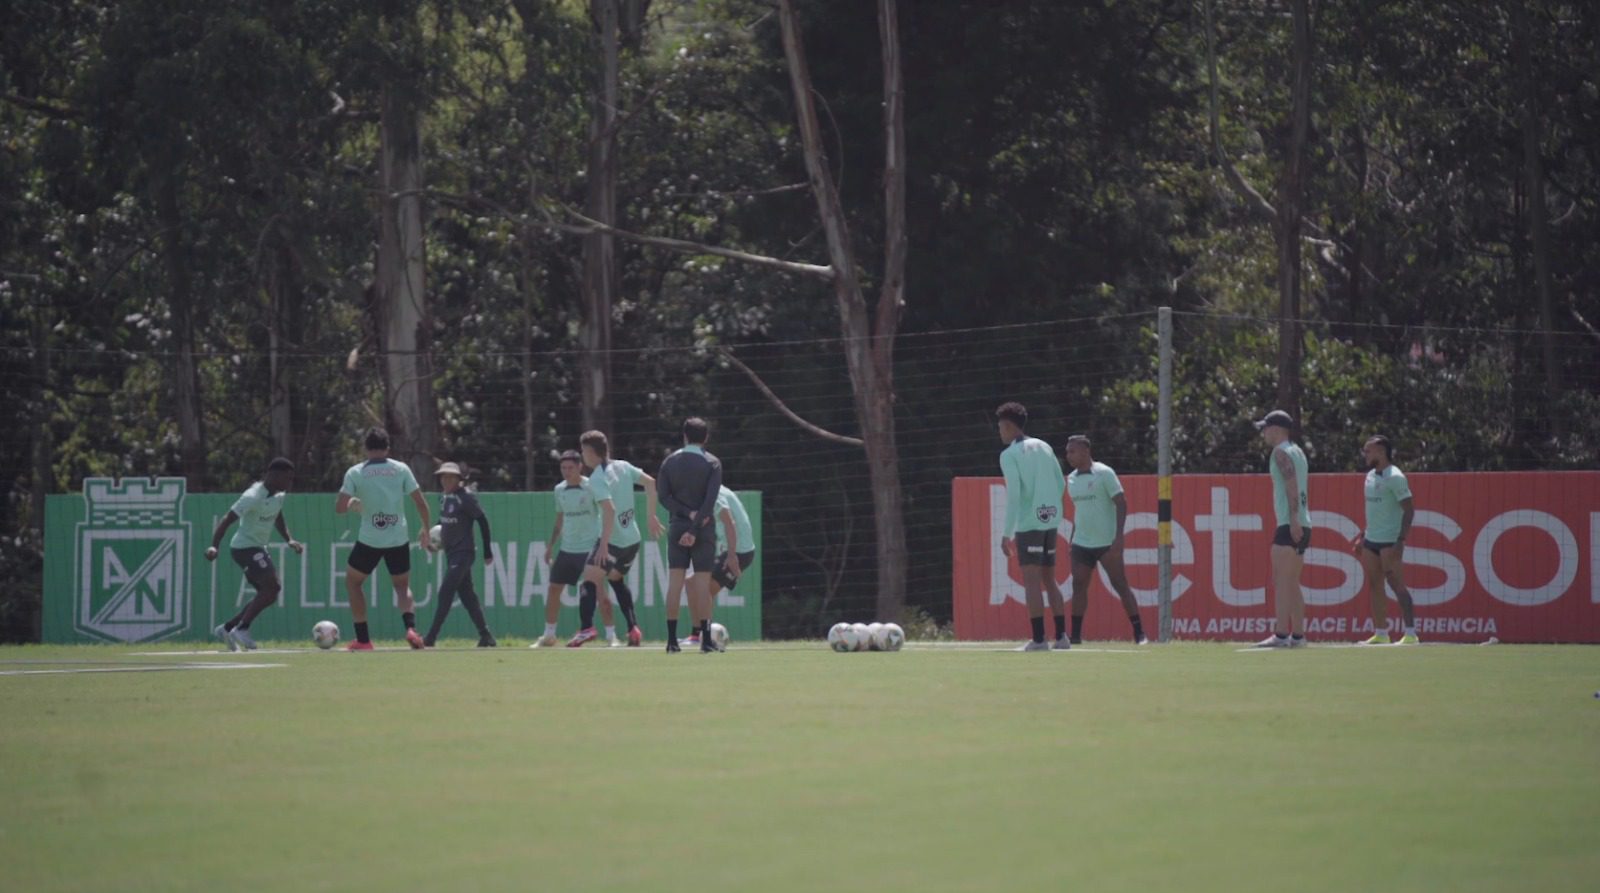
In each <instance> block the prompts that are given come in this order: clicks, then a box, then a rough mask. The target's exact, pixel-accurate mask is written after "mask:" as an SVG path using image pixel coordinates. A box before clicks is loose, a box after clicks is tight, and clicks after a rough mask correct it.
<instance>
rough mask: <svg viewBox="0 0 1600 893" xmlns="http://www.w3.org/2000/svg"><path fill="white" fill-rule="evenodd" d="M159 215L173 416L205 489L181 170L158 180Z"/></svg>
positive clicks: (193, 475)
mask: <svg viewBox="0 0 1600 893" xmlns="http://www.w3.org/2000/svg"><path fill="white" fill-rule="evenodd" d="M156 215H157V217H158V218H159V220H160V223H161V231H162V235H163V238H162V254H163V255H164V259H165V262H166V267H167V306H168V308H169V310H170V311H171V313H172V337H173V342H174V345H173V348H174V349H173V352H172V359H171V363H172V366H171V370H170V371H171V375H172V393H173V402H174V406H173V409H174V412H173V416H174V417H175V418H176V420H177V423H178V450H179V462H180V464H181V465H182V472H183V476H184V477H185V478H187V479H188V481H189V491H190V492H200V491H203V490H204V489H205V488H206V486H207V482H208V479H209V477H210V475H209V473H208V468H207V449H206V429H205V416H204V414H203V412H202V410H201V406H200V370H199V366H198V364H197V363H196V361H195V355H194V351H195V318H194V317H195V307H194V290H193V283H191V282H190V281H189V257H188V250H189V249H188V246H187V244H186V243H185V242H184V239H183V215H182V213H181V211H180V210H179V207H178V172H177V171H176V170H169V171H166V172H164V173H163V174H162V175H161V177H160V180H159V182H158V183H157V184H156Z"/></svg>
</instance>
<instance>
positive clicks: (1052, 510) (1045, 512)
mask: <svg viewBox="0 0 1600 893" xmlns="http://www.w3.org/2000/svg"><path fill="white" fill-rule="evenodd" d="M1034 514H1035V515H1036V516H1038V518H1039V523H1040V524H1049V523H1050V522H1052V521H1054V520H1055V519H1056V507H1055V506H1053V505H1041V506H1039V507H1038V508H1037V509H1035V510H1034Z"/></svg>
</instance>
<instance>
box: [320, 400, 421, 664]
mask: <svg viewBox="0 0 1600 893" xmlns="http://www.w3.org/2000/svg"><path fill="white" fill-rule="evenodd" d="M365 443H366V448H367V461H365V462H361V463H358V464H356V465H352V466H350V470H349V471H346V472H345V473H344V483H343V484H342V485H340V487H339V496H338V498H337V499H336V500H335V501H334V504H333V510H334V512H336V513H338V514H341V515H342V514H344V513H345V512H349V511H354V512H358V513H360V515H361V532H360V533H359V534H357V535H356V546H355V548H354V549H351V550H350V561H349V566H348V567H346V568H345V573H344V588H345V591H346V592H347V593H349V595H350V616H351V619H353V620H354V621H355V627H356V640H355V641H354V642H351V643H350V650H351V651H371V650H372V639H371V636H370V634H369V633H368V631H367V597H366V594H365V593H363V592H362V591H361V587H362V586H363V585H364V584H365V583H366V582H367V578H368V577H370V576H372V573H373V571H375V570H377V569H378V562H379V561H382V562H383V564H384V567H386V568H388V570H389V582H390V583H391V584H392V585H393V586H394V594H395V600H396V601H398V602H399V603H400V618H401V619H402V620H404V621H405V624H406V644H408V645H410V646H411V647H412V648H416V649H421V648H423V647H425V646H424V645H423V643H422V636H420V635H418V634H417V615H416V602H415V601H414V600H413V599H412V598H411V587H410V583H411V535H410V534H409V533H408V532H407V528H406V506H405V498H406V497H407V496H410V497H411V503H412V505H415V506H416V507H417V514H418V515H420V516H421V517H422V548H424V549H428V548H432V540H431V538H430V537H429V535H428V501H427V500H425V499H423V498H422V488H421V487H419V486H417V478H416V475H414V474H412V473H411V469H410V467H408V466H407V465H406V464H405V463H404V462H401V461H399V460H397V459H391V458H389V432H387V431H385V430H383V429H382V428H377V427H373V428H368V429H367V434H366V438H365ZM374 600H376V598H374Z"/></svg>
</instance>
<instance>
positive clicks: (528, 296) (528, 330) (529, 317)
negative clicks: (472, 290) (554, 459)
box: [518, 233, 539, 493]
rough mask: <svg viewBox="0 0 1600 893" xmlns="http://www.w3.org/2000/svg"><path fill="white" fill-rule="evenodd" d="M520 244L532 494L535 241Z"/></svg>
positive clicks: (525, 483) (525, 425)
mask: <svg viewBox="0 0 1600 893" xmlns="http://www.w3.org/2000/svg"><path fill="white" fill-rule="evenodd" d="M518 242H519V243H520V244H521V247H522V277H521V278H522V489H524V490H526V491H528V492H529V493H532V492H533V491H534V490H535V489H537V487H536V486H535V483H536V481H535V478H536V470H537V459H538V455H539V452H538V449H537V448H536V447H535V446H534V432H535V431H537V430H538V428H537V422H536V420H535V419H534V417H533V414H534V411H535V408H536V404H535V401H534V373H535V369H534V366H533V320H534V312H535V309H536V308H535V306H534V292H533V276H534V266H533V249H532V248H531V247H529V246H530V245H531V244H532V238H531V237H530V236H528V235H527V234H526V233H523V234H520V238H519V239H518Z"/></svg>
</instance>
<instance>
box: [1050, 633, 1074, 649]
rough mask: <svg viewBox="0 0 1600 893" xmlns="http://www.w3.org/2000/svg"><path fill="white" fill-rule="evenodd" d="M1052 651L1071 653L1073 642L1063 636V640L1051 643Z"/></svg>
mask: <svg viewBox="0 0 1600 893" xmlns="http://www.w3.org/2000/svg"><path fill="white" fill-rule="evenodd" d="M1050 650H1051V651H1071V650H1072V640H1071V639H1069V638H1067V637H1066V636H1062V637H1061V638H1059V639H1057V640H1055V641H1054V642H1051V643H1050Z"/></svg>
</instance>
